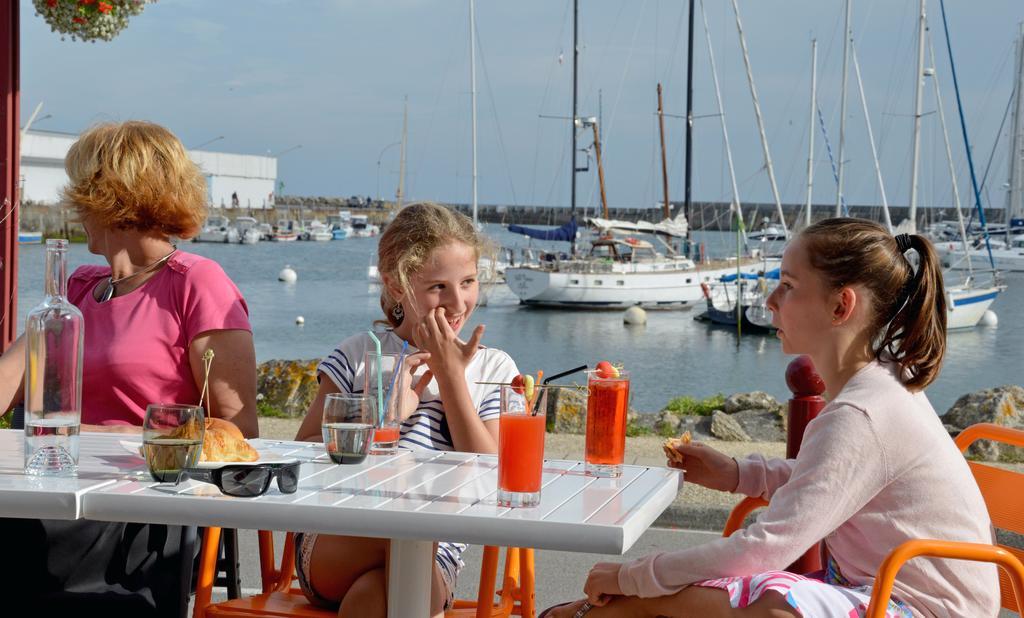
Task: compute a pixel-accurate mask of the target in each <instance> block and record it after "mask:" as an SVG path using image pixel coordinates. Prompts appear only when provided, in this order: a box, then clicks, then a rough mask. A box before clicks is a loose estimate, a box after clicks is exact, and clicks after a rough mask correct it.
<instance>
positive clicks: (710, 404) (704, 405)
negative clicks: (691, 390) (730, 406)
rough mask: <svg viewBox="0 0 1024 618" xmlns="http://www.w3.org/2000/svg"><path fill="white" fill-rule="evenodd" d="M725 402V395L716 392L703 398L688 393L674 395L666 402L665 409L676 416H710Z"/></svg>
mask: <svg viewBox="0 0 1024 618" xmlns="http://www.w3.org/2000/svg"><path fill="white" fill-rule="evenodd" d="M724 404H725V395H723V394H722V393H718V394H715V395H712V396H710V397H705V398H704V399H696V398H694V397H690V396H689V395H683V396H682V397H676V398H674V399H672V400H671V401H669V402H668V405H666V406H665V409H666V410H668V411H669V412H671V413H672V414H675V415H676V416H691V415H698V416H711V413H712V412H714V411H715V410H721V409H722V406H723V405H724Z"/></svg>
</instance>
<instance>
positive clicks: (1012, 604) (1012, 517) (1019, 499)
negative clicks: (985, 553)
mask: <svg viewBox="0 0 1024 618" xmlns="http://www.w3.org/2000/svg"><path fill="white" fill-rule="evenodd" d="M978 440H994V441H997V442H1001V443H1003V444H1008V445H1011V446H1019V447H1024V431H1021V430H1019V429H1012V428H1010V427H1003V426H1002V425H995V424H993V423H979V424H977V425H971V426H970V427H968V428H967V429H964V430H963V431H962V432H960V434H959V435H958V436H957V437H956V440H955V442H956V445H957V448H959V449H960V451H961V452H966V451H967V447H969V446H970V445H971V444H973V443H974V442H977V441H978ZM967 465H968V466H970V468H971V472H973V473H974V479H975V480H976V481H977V483H978V488H979V489H981V495H982V496H983V497H984V498H985V505H986V506H987V507H988V514H989V517H990V518H991V519H992V525H993V526H995V527H996V528H997V529H1000V530H1006V531H1008V532H1012V533H1015V534H1024V473H1021V472H1016V471H1014V470H1009V469H1006V468H1000V467H996V466H993V465H989V464H985V463H981V462H977V461H968V462H967ZM996 545H998V546H999V547H1002V548H1003V549H1005V550H1006V551H1008V552H1010V553H1011V554H1013V555H1014V556H1016V557H1017V559H1018V560H1021V561H1022V562H1024V550H1021V549H1017V548H1016V547H1010V546H1008V545H1004V544H1002V543H998V542H997V543H996ZM999 589H1000V593H1001V595H1002V604H1003V607H1004V608H1006V609H1011V610H1013V611H1015V612H1020V611H1021V608H1018V607H1017V601H1016V599H1015V598H1014V595H1013V588H1012V586H1011V585H1010V580H1009V577H1007V575H1006V573H1005V572H1004V571H1003V569H999Z"/></svg>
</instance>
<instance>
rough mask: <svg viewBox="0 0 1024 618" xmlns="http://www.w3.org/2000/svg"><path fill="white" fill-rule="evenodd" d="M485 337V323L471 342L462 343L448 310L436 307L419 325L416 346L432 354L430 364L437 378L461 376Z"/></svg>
mask: <svg viewBox="0 0 1024 618" xmlns="http://www.w3.org/2000/svg"><path fill="white" fill-rule="evenodd" d="M483 336H484V327H483V325H482V324H481V325H480V326H477V327H476V328H475V329H473V334H472V336H471V337H470V338H469V341H465V342H464V341H462V340H461V339H459V338H458V336H457V335H456V334H455V331H454V330H452V327H451V325H450V324H448V319H447V316H446V312H445V310H444V307H436V308H434V309H432V310H430V311H429V312H427V315H425V316H424V317H423V319H422V320H420V323H419V324H417V325H416V343H417V344H418V345H419V348H420V349H421V350H425V351H427V352H430V358H429V359H428V360H427V365H428V366H430V369H431V371H433V372H434V374H435V375H438V374H440V375H461V374H462V373H464V372H465V371H466V366H468V365H469V362H470V361H471V360H473V356H474V355H475V354H476V351H477V348H478V347H479V346H480V340H481V339H482V338H483Z"/></svg>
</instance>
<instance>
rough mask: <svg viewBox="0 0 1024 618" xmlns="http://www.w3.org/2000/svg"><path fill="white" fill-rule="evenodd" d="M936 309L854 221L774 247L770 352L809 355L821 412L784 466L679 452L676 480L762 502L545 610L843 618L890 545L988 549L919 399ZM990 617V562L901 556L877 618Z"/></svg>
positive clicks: (927, 272)
mask: <svg viewBox="0 0 1024 618" xmlns="http://www.w3.org/2000/svg"><path fill="white" fill-rule="evenodd" d="M908 254H911V255H912V254H916V259H915V260H910V259H908ZM912 264H918V265H919V266H916V267H915V266H913V265H912ZM946 302H947V300H946V295H945V292H944V289H943V283H942V273H941V270H940V268H939V263H938V259H937V256H936V254H935V251H934V249H933V248H932V246H931V244H930V243H929V242H928V240H927V239H925V238H924V237H922V236H917V235H911V236H908V235H906V234H900V235H898V236H896V237H895V238H894V237H893V236H891V235H890V234H888V233H887V232H886V231H885V229H884V228H882V227H881V226H880V225H877V224H875V223H872V222H868V221H863V220H859V219H829V220H826V221H822V222H819V223H817V224H814V225H812V226H810V227H808V228H807V229H805V230H804V231H803V232H802V233H801V234H800V235H799V236H798V237H797V238H796V239H795V240H794V241H793V242H791V243H790V244H789V246H788V248H787V249H786V252H785V255H784V256H783V259H782V277H781V279H780V282H779V286H778V287H777V288H776V289H775V291H774V292H772V295H771V296H770V297H769V299H768V307H769V308H770V309H771V310H772V315H773V318H772V321H773V324H774V325H775V326H776V327H777V328H778V336H779V338H780V339H781V340H782V348H783V350H784V351H785V352H786V353H788V354H807V355H809V356H810V357H811V359H812V360H813V361H814V365H815V367H816V368H817V370H818V372H819V373H820V375H821V377H822V378H823V379H824V381H825V385H826V388H827V393H826V394H827V395H828V397H829V399H830V401H829V404H828V405H827V406H826V407H825V409H824V410H823V411H822V412H821V414H820V415H819V416H818V417H817V418H816V419H815V420H813V421H811V423H810V424H808V426H807V430H806V433H805V434H804V438H803V443H802V445H801V450H800V454H799V456H798V457H797V458H796V459H790V460H782V459H772V460H767V459H765V458H763V457H761V456H757V455H754V456H751V457H749V458H747V459H744V460H740V461H736V460H734V459H732V458H730V457H727V456H725V455H723V454H722V453H719V452H718V451H715V450H714V449H712V448H710V447H708V446H705V445H701V444H690V445H686V446H681V447H679V451H680V453H681V454H682V455H683V457H684V461H683V462H682V463H681V464H678V465H675V464H670V465H674V466H675V467H678V468H681V469H683V470H685V471H686V480H688V481H690V482H693V483H697V484H699V485H703V486H705V487H709V488H712V489H718V490H721V491H730V492H734V493H739V494H745V495H748V496H762V497H764V498H768V499H770V501H771V502H770V505H769V507H768V508H767V509H766V510H764V511H763V512H761V514H760V515H759V516H758V518H757V520H756V521H755V522H754V523H753V524H752V525H751V526H749V527H748V528H746V529H743V530H740V531H738V532H737V533H736V534H734V535H732V536H730V537H728V538H721V539H717V540H715V541H713V542H711V543H707V544H705V545H701V546H698V547H694V548H690V549H684V550H679V551H667V552H660V553H655V554H652V555H649V556H645V557H643V558H640V559H639V560H635V561H633V562H628V563H625V564H619V563H604V562H602V563H598V564H597V565H595V566H594V567H593V569H591V571H590V575H589V576H588V578H587V582H586V584H585V585H584V587H583V591H584V593H585V594H586V596H587V598H586V600H582V601H578V602H576V603H572V604H568V605H565V606H560V607H556V608H552V609H551V610H549V612H547V614H546V615H547V616H550V617H551V618H562V617H575V618H580V617H582V616H584V615H586V616H587V617H588V618H599V617H602V616H699V617H701V618H704V617H713V616H750V617H755V616H758V617H759V616H773V617H778V618H789V617H797V616H802V617H804V618H819V617H820V618H826V617H832V616H841V617H843V618H847V617H852V618H856V617H858V616H863V615H864V612H865V610H866V609H867V604H868V601H869V600H870V598H871V586H872V584H873V583H874V576H875V573H876V572H877V570H878V567H879V565H880V564H881V562H882V560H883V559H884V558H885V556H886V555H887V554H888V553H889V552H890V551H891V550H892V549H893V548H895V547H896V546H897V545H899V544H900V543H902V542H903V541H906V540H909V539H914V538H935V539H948V540H957V541H967V542H975V543H991V542H992V538H993V537H992V527H991V522H990V520H989V516H988V512H987V510H986V508H985V503H984V501H983V500H982V497H981V493H980V492H979V490H978V487H977V485H976V484H975V482H974V478H973V476H972V475H971V472H970V470H969V469H968V467H967V465H966V463H965V461H964V458H963V456H962V455H961V454H960V452H959V451H958V450H957V448H956V446H955V445H954V444H953V441H952V440H950V438H949V436H948V434H947V433H946V431H945V430H944V428H943V426H942V423H941V421H940V420H939V417H938V415H937V414H936V413H935V410H934V409H933V408H932V406H931V404H930V403H929V402H928V398H927V397H926V396H925V395H924V392H923V389H924V388H925V387H927V386H928V385H929V384H931V383H932V381H934V380H935V378H936V377H937V375H938V372H939V367H940V366H941V364H942V358H943V355H944V353H945V346H946V311H947V309H946ZM818 541H822V542H823V543H824V546H825V549H826V550H827V555H828V556H829V558H828V561H827V564H826V568H825V570H824V571H823V572H821V573H817V574H812V575H803V574H797V573H789V572H786V571H784V570H783V569H785V568H786V566H787V565H789V564H791V563H792V562H794V561H795V560H796V559H797V558H798V557H799V556H801V555H802V554H803V553H804V552H805V551H806V550H807V549H808V548H809V547H811V546H813V545H814V544H815V543H816V542H818ZM998 611H999V586H998V580H997V575H996V567H995V566H994V565H990V564H984V563H977V562H966V561H954V560H945V559H934V558H917V559H915V560H911V561H909V562H908V563H906V564H905V565H904V566H903V568H902V569H901V570H900V572H899V575H898V576H897V578H896V585H895V588H894V591H893V598H892V600H891V602H890V603H889V607H888V608H887V615H888V616H892V617H899V618H902V617H909V616H918V617H920V616H928V617H946V616H971V617H972V618H973V617H978V618H981V617H985V616H996V615H997V614H998Z"/></svg>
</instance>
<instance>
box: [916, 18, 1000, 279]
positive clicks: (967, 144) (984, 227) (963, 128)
mask: <svg viewBox="0 0 1024 618" xmlns="http://www.w3.org/2000/svg"><path fill="white" fill-rule="evenodd" d="M921 4H922V6H923V4H924V0H921ZM939 9H940V10H941V11H942V29H943V31H944V32H945V34H946V52H947V53H948V54H949V71H950V73H951V74H952V75H953V92H954V93H956V111H957V113H958V115H959V116H960V132H961V133H962V134H963V136H964V149H965V150H966V151H967V169H968V170H970V172H971V188H972V189H974V199H975V205H976V206H977V208H978V221H979V222H980V223H981V231H982V234H983V235H984V238H985V249H986V250H987V251H988V263H989V265H990V266H992V270H993V271H995V269H996V260H995V258H994V257H992V245H990V244H989V242H988V224H987V223H986V222H985V209H984V208H983V207H982V205H981V188H980V187H979V186H978V176H977V174H976V173H975V172H974V155H973V154H972V153H971V141H970V140H969V139H968V138H967V119H966V118H964V105H963V101H961V100H960V82H959V81H958V80H957V78H956V64H955V63H954V62H953V42H952V41H951V40H950V36H949V23H948V22H947V21H946V2H945V0H939ZM1007 223H1009V222H1007Z"/></svg>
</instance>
